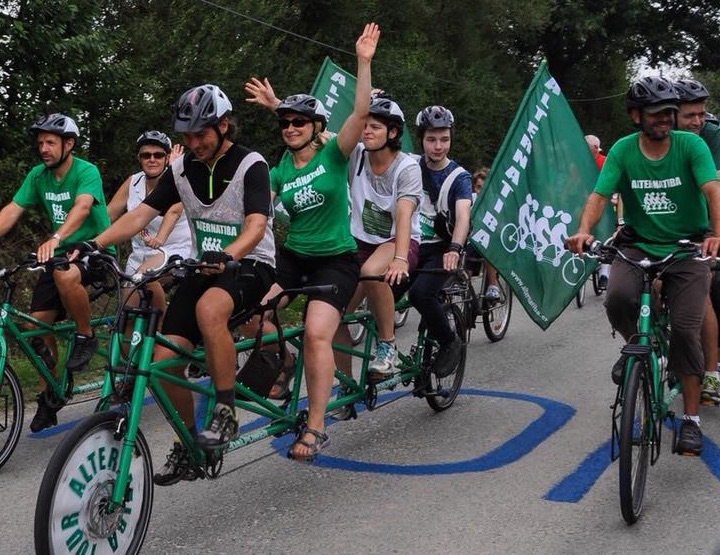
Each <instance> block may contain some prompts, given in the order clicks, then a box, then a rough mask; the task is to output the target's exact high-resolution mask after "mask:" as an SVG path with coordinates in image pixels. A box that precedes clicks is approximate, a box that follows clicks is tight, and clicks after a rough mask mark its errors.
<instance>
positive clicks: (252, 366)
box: [235, 311, 286, 400]
mask: <svg viewBox="0 0 720 555" xmlns="http://www.w3.org/2000/svg"><path fill="white" fill-rule="evenodd" d="M272 322H273V324H275V327H276V328H277V333H278V338H279V339H278V347H279V349H278V352H274V351H270V350H268V349H266V348H263V344H262V335H263V322H262V321H261V322H260V326H259V327H258V331H257V333H256V334H255V345H254V346H253V349H252V351H251V352H250V355H249V356H248V358H247V360H246V361H245V364H243V367H242V368H240V370H239V371H238V373H237V374H236V376H235V381H237V382H239V383H242V384H243V385H244V386H245V387H247V388H248V389H250V390H251V391H253V392H255V393H257V394H258V395H260V396H261V397H263V398H266V399H267V396H268V395H269V394H270V390H271V389H272V386H273V385H274V384H275V381H276V380H277V379H278V376H279V375H280V372H281V371H282V369H283V366H284V364H285V353H286V347H285V340H284V339H283V336H282V329H281V328H280V322H279V321H278V318H277V312H276V311H273V315H272ZM236 396H237V398H239V399H244V400H248V399H247V398H246V397H244V396H243V395H240V394H236Z"/></svg>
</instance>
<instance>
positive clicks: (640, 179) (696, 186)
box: [595, 131, 717, 257]
mask: <svg viewBox="0 0 720 555" xmlns="http://www.w3.org/2000/svg"><path fill="white" fill-rule="evenodd" d="M638 141H639V133H633V134H632V135H628V136H627V137H624V138H622V139H620V140H619V141H617V142H616V143H615V144H614V145H613V147H612V148H611V149H610V152H608V155H607V160H605V165H603V168H602V171H601V172H600V176H599V177H598V180H597V183H596V184H595V192H596V193H598V194H600V195H602V196H604V197H610V196H611V195H612V194H613V193H615V192H619V193H620V195H621V196H622V201H623V216H624V219H625V223H626V224H628V225H630V226H632V227H633V228H634V229H635V231H636V232H637V234H638V236H639V237H641V238H642V239H645V241H647V242H638V243H637V246H638V248H640V249H642V250H643V251H645V252H647V253H648V254H649V255H651V256H655V257H663V256H666V255H667V254H669V253H671V252H672V251H673V250H675V248H676V242H677V241H678V240H680V239H687V238H690V237H693V236H698V235H702V234H703V233H704V232H705V231H706V230H707V228H708V210H707V203H706V201H705V196H704V195H703V193H702V191H701V187H702V186H703V185H704V184H705V183H707V182H708V181H712V180H713V179H717V173H716V171H715V164H713V160H712V156H711V155H710V150H709V149H708V147H707V145H706V144H705V142H704V141H703V140H702V139H701V138H700V137H699V136H698V135H695V134H694V133H687V132H685V131H671V133H670V149H669V151H668V153H667V154H666V155H665V156H664V157H663V158H662V159H661V160H648V159H647V158H646V157H645V156H644V155H643V154H642V152H641V151H640V146H639V142H638Z"/></svg>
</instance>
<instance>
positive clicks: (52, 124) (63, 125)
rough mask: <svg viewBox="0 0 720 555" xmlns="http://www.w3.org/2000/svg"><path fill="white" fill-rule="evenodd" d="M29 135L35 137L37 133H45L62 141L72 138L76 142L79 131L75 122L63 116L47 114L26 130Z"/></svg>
mask: <svg viewBox="0 0 720 555" xmlns="http://www.w3.org/2000/svg"><path fill="white" fill-rule="evenodd" d="M28 131H29V132H30V134H31V135H33V136H34V137H37V135H38V133H40V132H43V131H44V132H46V133H52V134H54V135H58V136H60V137H62V138H64V139H67V138H68V137H72V138H73V139H75V141H77V140H78V139H79V138H80V130H79V129H78V126H77V124H76V123H75V120H73V119H72V118H71V117H70V116H66V115H65V114H57V113H56V114H49V115H46V116H40V117H39V118H38V119H36V120H35V122H34V123H33V124H32V125H31V126H30V129H28Z"/></svg>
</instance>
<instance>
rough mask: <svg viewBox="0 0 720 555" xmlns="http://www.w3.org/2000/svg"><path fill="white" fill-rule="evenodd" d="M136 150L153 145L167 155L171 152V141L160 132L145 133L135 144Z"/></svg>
mask: <svg viewBox="0 0 720 555" xmlns="http://www.w3.org/2000/svg"><path fill="white" fill-rule="evenodd" d="M136 145H137V149H138V150H140V147H141V146H145V145H155V146H159V147H160V148H162V149H163V150H164V151H165V152H167V153H169V152H170V151H171V150H172V141H170V138H169V137H168V136H167V135H166V134H165V133H162V132H160V131H155V130H152V131H145V133H143V134H142V135H140V136H139V137H138V139H137V142H136Z"/></svg>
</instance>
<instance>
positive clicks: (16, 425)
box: [0, 363, 25, 468]
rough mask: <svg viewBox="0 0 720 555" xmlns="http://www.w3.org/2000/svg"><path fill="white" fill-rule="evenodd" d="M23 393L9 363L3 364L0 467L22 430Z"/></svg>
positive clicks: (0, 392)
mask: <svg viewBox="0 0 720 555" xmlns="http://www.w3.org/2000/svg"><path fill="white" fill-rule="evenodd" d="M24 413H25V408H24V405H23V393H22V389H21V388H20V381H19V380H18V378H17V376H16V375H15V371H14V370H13V369H12V368H11V367H10V365H9V364H7V363H6V364H5V368H4V370H3V377H2V380H1V381H0V468H2V466H3V465H4V464H5V463H6V462H7V461H8V459H9V458H10V455H12V454H13V451H15V447H17V444H18V441H20V432H21V431H22V425H23V415H24Z"/></svg>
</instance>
